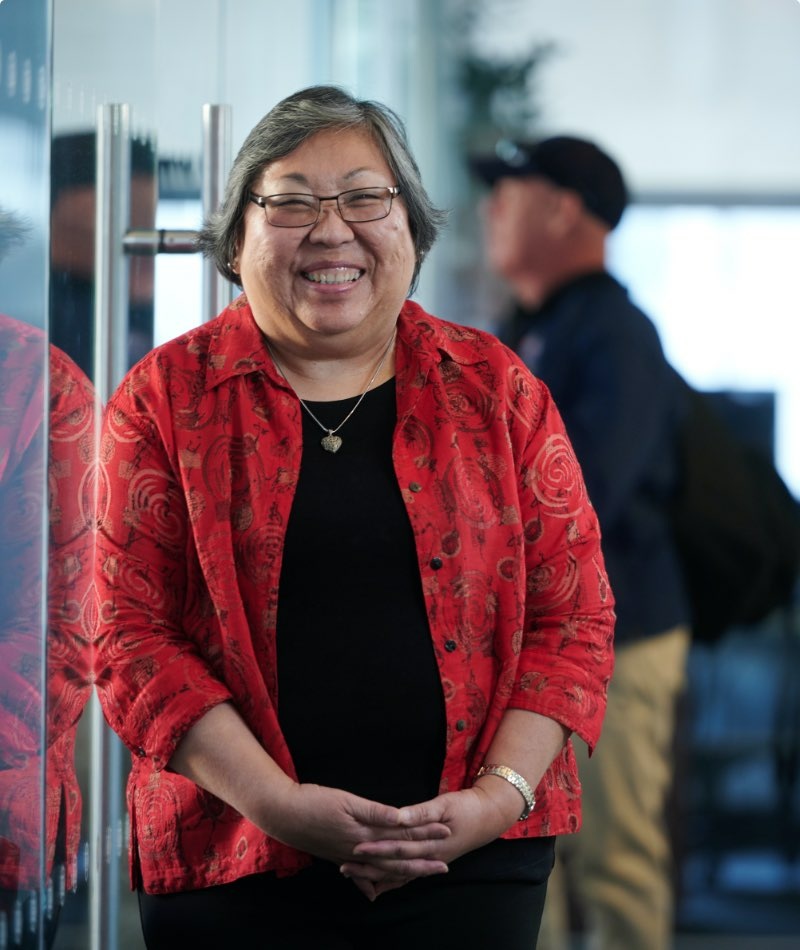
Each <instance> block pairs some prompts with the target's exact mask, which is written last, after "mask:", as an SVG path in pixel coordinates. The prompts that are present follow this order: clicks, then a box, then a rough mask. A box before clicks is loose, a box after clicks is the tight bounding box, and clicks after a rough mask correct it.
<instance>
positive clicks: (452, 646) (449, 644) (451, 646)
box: [444, 640, 458, 653]
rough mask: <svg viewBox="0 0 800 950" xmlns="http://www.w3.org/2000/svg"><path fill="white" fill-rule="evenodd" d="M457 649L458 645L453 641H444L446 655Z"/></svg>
mask: <svg viewBox="0 0 800 950" xmlns="http://www.w3.org/2000/svg"><path fill="white" fill-rule="evenodd" d="M457 647H458V644H457V643H456V641H455V640H445V642H444V648H445V650H447V652H448V653H452V652H453V650H455V649H456V648H457Z"/></svg>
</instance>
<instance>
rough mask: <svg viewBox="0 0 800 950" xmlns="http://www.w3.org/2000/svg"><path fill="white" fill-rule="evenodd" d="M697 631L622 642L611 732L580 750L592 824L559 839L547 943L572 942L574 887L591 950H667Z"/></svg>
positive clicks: (545, 923) (546, 947)
mask: <svg viewBox="0 0 800 950" xmlns="http://www.w3.org/2000/svg"><path fill="white" fill-rule="evenodd" d="M688 647H689V632H688V630H687V629H686V628H685V627H677V628H675V629H674V630H670V631H668V632H666V633H664V634H661V635H659V636H655V637H651V638H648V639H646V640H643V641H641V642H636V643H632V644H629V645H625V646H622V647H621V648H619V649H618V651H617V657H616V666H615V670H614V675H613V678H612V680H611V685H610V688H609V695H608V709H607V712H606V718H605V721H604V723H603V732H602V736H601V738H600V742H599V743H598V746H597V749H596V750H595V754H594V755H593V756H592V758H591V759H589V757H588V755H587V752H586V747H585V746H584V745H583V743H576V744H575V745H576V748H575V752H576V755H577V757H578V763H579V767H580V778H581V784H582V786H583V827H582V830H581V831H580V832H579V833H578V834H577V835H565V836H563V837H561V838H559V839H558V842H557V848H556V854H557V855H561V856H562V858H561V859H559V860H558V861H557V862H556V867H555V869H554V871H553V874H552V875H551V878H550V883H549V885H548V892H547V900H546V903H545V909H544V917H543V920H542V928H541V935H540V939H539V943H538V950H566V948H567V947H569V933H568V912H567V903H566V897H567V888H569V893H570V894H571V895H573V899H575V900H576V901H577V903H578V906H579V907H580V908H581V912H582V914H583V916H584V919H585V921H586V930H587V935H588V939H587V946H588V947H590V948H592V950H666V948H668V947H670V946H671V933H672V923H673V894H672V879H671V856H670V846H669V835H668V830H667V826H666V815H665V805H666V798H667V795H668V793H669V789H670V784H671V781H672V774H673V761H672V759H673V733H674V727H675V704H676V700H677V698H678V696H679V694H680V692H681V690H682V689H683V686H684V683H685V677H686V655H687V651H688Z"/></svg>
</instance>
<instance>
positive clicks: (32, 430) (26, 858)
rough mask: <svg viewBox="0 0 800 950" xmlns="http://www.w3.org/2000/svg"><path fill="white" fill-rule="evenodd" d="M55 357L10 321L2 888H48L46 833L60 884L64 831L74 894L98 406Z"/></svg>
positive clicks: (3, 465) (2, 447)
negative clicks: (78, 736) (44, 879)
mask: <svg viewBox="0 0 800 950" xmlns="http://www.w3.org/2000/svg"><path fill="white" fill-rule="evenodd" d="M47 353H48V350H47V342H46V338H45V336H44V334H43V333H42V332H41V331H40V330H38V329H36V328H33V327H29V326H27V325H26V324H22V323H18V322H17V321H14V320H12V319H10V318H8V317H3V316H0V370H2V371H1V372H0V886H2V887H5V888H11V889H14V888H17V887H21V888H38V887H39V882H40V876H41V869H40V867H39V848H40V845H41V840H42V829H43V826H46V839H45V840H46V846H45V857H46V868H45V869H44V870H45V873H48V874H49V873H50V871H51V869H52V864H53V856H54V851H55V843H56V834H57V831H58V827H59V822H60V821H61V823H62V824H63V826H64V830H65V834H66V843H67V855H66V857H67V884H68V886H69V885H71V884H72V883H73V881H74V879H75V877H74V876H75V861H76V857H77V849H78V842H79V837H80V810H81V799H80V792H79V788H78V783H77V779H76V776H75V767H74V743H75V731H76V726H77V722H78V719H79V718H80V715H81V712H82V710H83V707H84V705H85V703H86V700H87V698H88V695H89V691H90V689H91V679H90V676H91V659H90V656H89V650H90V629H89V628H90V626H91V621H90V619H89V618H91V617H92V616H93V611H92V610H91V609H90V607H89V591H90V579H91V574H90V564H91V551H92V533H91V529H92V520H91V517H92V511H93V506H92V501H93V499H92V495H91V484H90V482H91V479H90V473H91V472H92V471H93V467H92V465H91V461H92V458H93V447H94V441H95V438H94V425H93V420H94V396H93V392H92V388H91V385H90V383H89V381H88V380H87V379H86V377H85V376H84V375H83V373H82V372H81V371H80V369H78V367H77V366H76V365H75V364H74V363H73V362H72V360H70V359H69V357H67V356H66V355H65V354H64V353H62V352H61V351H60V350H57V349H55V348H50V350H49V379H47V380H46V379H45V365H46V361H45V356H46V354H47ZM46 385H47V386H48V387H49V393H50V402H49V417H48V419H47V421H45V419H44V406H45V399H44V394H45V386H46ZM46 439H47V441H45V440H46ZM45 499H47V501H48V509H47V510H48V522H49V546H46V545H45V538H44V533H45V532H44V522H43V512H44V504H45ZM45 552H47V561H46V562H45ZM45 564H46V571H47V591H48V623H47V652H46V657H45V655H44V651H45V645H44V630H43V624H42V592H43V590H44V577H45ZM45 663H46V670H47V673H46V675H47V689H46V690H45V689H43V677H44V669H45ZM45 695H46V696H47V708H46V734H47V738H46V744H47V749H46V753H45V754H44V755H43V754H42V738H43V732H44V722H45V703H44V696H45ZM43 768H44V769H46V776H45V777H46V785H45V788H46V791H45V800H44V803H43V802H42V798H41V787H42V785H41V783H42V780H43V779H42V770H43Z"/></svg>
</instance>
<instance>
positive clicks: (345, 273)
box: [305, 267, 361, 284]
mask: <svg viewBox="0 0 800 950" xmlns="http://www.w3.org/2000/svg"><path fill="white" fill-rule="evenodd" d="M305 276H306V277H307V278H308V279H309V280H311V281H313V282H314V283H315V284H349V283H351V282H352V281H354V280H358V278H359V277H360V276H361V271H360V270H356V269H354V268H352V267H335V268H333V269H332V270H324V271H323V270H317V271H306V273H305Z"/></svg>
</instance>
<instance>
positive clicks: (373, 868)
mask: <svg viewBox="0 0 800 950" xmlns="http://www.w3.org/2000/svg"><path fill="white" fill-rule="evenodd" d="M498 791H501V790H500V789H498ZM512 791H514V790H513V789H512ZM515 809H518V803H517V802H515V800H514V798H513V796H511V797H509V796H507V795H504V794H502V793H501V794H499V795H498V794H495V795H492V794H490V793H489V792H488V791H487V790H486V789H485V788H481V787H479V786H477V785H476V786H474V787H473V788H469V789H464V790H463V791H460V792H448V793H446V794H443V795H438V796H437V797H436V798H433V799H431V800H430V801H427V802H422V803H420V804H416V805H410V806H407V807H404V808H400V809H398V808H393V807H391V806H389V805H382V804H379V803H378V802H372V801H369V800H367V799H363V798H359V797H358V796H356V795H351V794H349V793H348V792H343V791H339V790H336V789H331V788H324V787H322V786H316V785H299V786H295V801H294V804H293V808H292V809H291V811H290V818H289V825H290V827H288V828H286V829H284V833H283V834H279V835H278V836H279V837H281V838H282V839H283V840H284V841H286V842H287V843H289V844H292V845H293V846H294V847H297V848H300V849H301V850H304V851H306V852H308V853H310V854H313V855H315V856H317V857H321V858H324V859H326V860H329V861H333V862H335V863H336V864H338V865H339V868H340V870H341V872H342V874H344V875H345V877H348V878H350V879H351V880H352V881H353V883H354V884H355V885H356V887H358V888H359V890H361V891H362V893H363V894H365V895H366V897H368V898H369V899H370V900H375V898H376V897H378V896H379V895H380V894H382V893H385V892H386V891H389V890H393V889H395V888H398V887H402V886H403V885H404V884H407V883H408V882H409V881H412V880H414V879H415V878H419V877H428V876H431V875H434V874H444V873H446V872H447V870H448V865H449V863H450V862H451V861H453V860H455V859H456V858H458V857H460V856H461V855H462V854H466V853H467V852H468V851H472V850H473V849H474V848H478V847H480V846H481V845H484V844H487V843H488V842H489V841H493V840H494V839H495V838H497V837H498V836H499V835H501V834H502V833H503V832H504V831H506V830H507V829H508V828H509V827H510V826H511V825H512V824H513V823H514V821H515V819H516V818H517V817H518V814H519V812H518V810H515ZM292 816H293V817H292Z"/></svg>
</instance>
